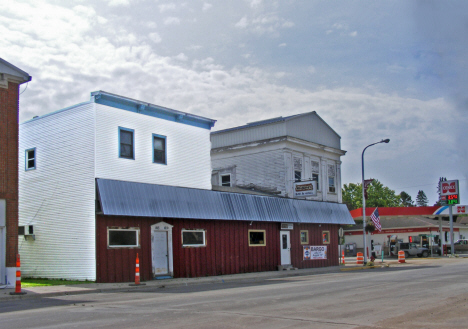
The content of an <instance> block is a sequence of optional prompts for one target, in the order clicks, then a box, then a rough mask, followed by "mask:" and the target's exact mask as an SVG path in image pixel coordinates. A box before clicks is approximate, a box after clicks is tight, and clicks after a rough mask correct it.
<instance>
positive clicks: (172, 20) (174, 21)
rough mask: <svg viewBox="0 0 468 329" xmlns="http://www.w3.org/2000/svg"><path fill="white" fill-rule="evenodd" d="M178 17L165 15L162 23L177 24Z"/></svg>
mask: <svg viewBox="0 0 468 329" xmlns="http://www.w3.org/2000/svg"><path fill="white" fill-rule="evenodd" d="M179 24H180V19H179V18H178V17H166V18H165V19H164V25H179Z"/></svg>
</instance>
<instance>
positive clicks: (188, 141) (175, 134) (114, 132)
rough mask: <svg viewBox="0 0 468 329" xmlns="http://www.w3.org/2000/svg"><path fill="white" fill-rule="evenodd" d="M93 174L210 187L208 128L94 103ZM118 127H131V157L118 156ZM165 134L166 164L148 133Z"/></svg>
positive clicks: (104, 176)
mask: <svg viewBox="0 0 468 329" xmlns="http://www.w3.org/2000/svg"><path fill="white" fill-rule="evenodd" d="M95 106H96V177H98V178H106V179H115V180H125V181H132V182H140V183H150V184H161V185H172V186H182V187H191V188H201V189H211V166H210V164H211V163H210V146H211V145H210V141H209V140H210V130H208V129H203V128H199V127H194V126H190V125H186V124H183V123H179V122H173V121H168V120H164V119H159V118H155V117H152V116H148V115H144V114H140V113H135V112H130V111H125V110H120V109H116V108H113V107H109V106H106V105H101V104H96V105H95ZM119 127H124V128H128V129H133V130H134V139H135V160H130V159H124V158H119V154H118V151H119V135H118V132H119ZM153 134H157V135H163V136H166V141H167V146H166V150H167V165H162V164H156V163H153V158H152V156H153V149H152V136H153Z"/></svg>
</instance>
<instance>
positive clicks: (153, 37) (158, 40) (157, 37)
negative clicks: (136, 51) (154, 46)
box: [148, 32, 162, 43]
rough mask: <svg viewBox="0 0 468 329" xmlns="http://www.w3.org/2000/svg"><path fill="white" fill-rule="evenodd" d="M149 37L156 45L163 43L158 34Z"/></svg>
mask: <svg viewBox="0 0 468 329" xmlns="http://www.w3.org/2000/svg"><path fill="white" fill-rule="evenodd" d="M148 37H149V38H150V39H151V41H153V42H154V43H160V42H161V41H162V39H161V36H160V35H159V34H158V33H157V32H153V33H150V34H149V35H148Z"/></svg>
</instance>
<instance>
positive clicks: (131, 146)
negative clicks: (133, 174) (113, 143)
mask: <svg viewBox="0 0 468 329" xmlns="http://www.w3.org/2000/svg"><path fill="white" fill-rule="evenodd" d="M134 133H135V131H134V130H133V129H128V128H123V127H119V158H125V159H132V160H134V159H135V136H134Z"/></svg>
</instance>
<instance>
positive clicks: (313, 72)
mask: <svg viewBox="0 0 468 329" xmlns="http://www.w3.org/2000/svg"><path fill="white" fill-rule="evenodd" d="M307 71H308V72H309V73H310V74H315V73H316V72H317V70H316V69H315V67H314V66H309V67H308V68H307Z"/></svg>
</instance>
